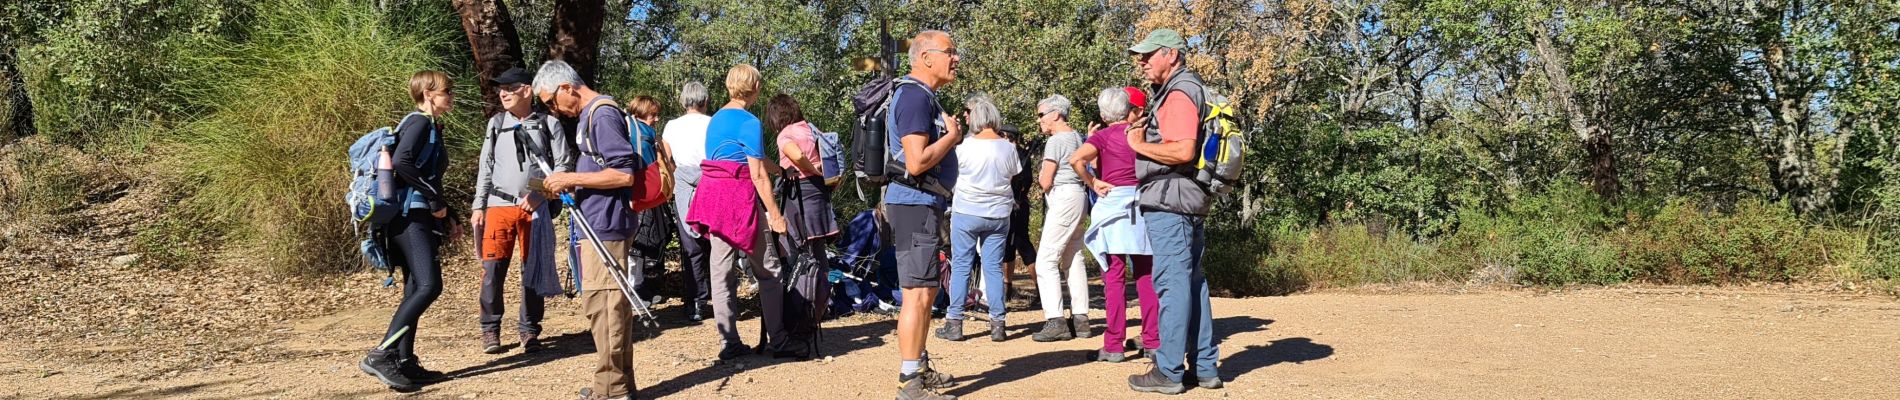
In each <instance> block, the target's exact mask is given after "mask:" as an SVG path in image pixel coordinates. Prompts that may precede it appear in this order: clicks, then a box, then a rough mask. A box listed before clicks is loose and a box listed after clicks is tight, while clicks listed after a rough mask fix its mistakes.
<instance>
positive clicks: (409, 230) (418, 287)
mask: <svg viewBox="0 0 1900 400" xmlns="http://www.w3.org/2000/svg"><path fill="white" fill-rule="evenodd" d="M452 87H453V86H452V85H451V84H450V82H449V76H448V74H444V73H442V72H440V71H422V72H417V73H415V75H412V76H410V77H409V100H411V101H414V102H415V104H416V113H412V114H409V116H407V117H403V121H402V122H401V123H398V124H397V125H398V128H397V130H396V146H395V151H394V152H392V153H390V154H389V158H390V164H391V165H390V169H392V170H393V171H394V172H395V177H396V182H394V183H395V186H394V187H395V188H396V191H395V192H393V193H400V195H399V196H401V197H402V198H401V199H400V200H399V201H400V203H398V204H400V205H401V207H400V208H401V209H402V215H400V216H398V217H396V219H394V220H391V221H389V222H388V223H386V224H384V225H383V234H384V237H387V238H389V244H390V245H391V246H389V248H388V249H389V259H390V260H391V261H392V262H393V263H395V264H397V266H399V267H400V268H401V269H402V276H403V283H402V303H401V304H399V305H397V306H396V312H395V314H394V315H392V316H390V318H389V329H388V330H387V331H385V333H384V334H383V342H382V344H381V345H380V346H377V347H376V348H375V349H372V350H370V351H369V356H367V357H364V358H363V362H362V363H359V364H358V365H357V367H358V368H360V369H362V370H363V372H366V373H368V374H370V376H373V377H375V378H376V379H377V380H379V381H382V383H383V384H384V385H386V386H389V387H390V388H391V389H396V390H397V391H403V392H409V391H415V390H417V389H420V386H419V385H423V384H429V383H435V382H441V381H443V380H447V376H446V375H443V374H442V373H441V372H436V371H431V370H429V369H426V368H423V367H422V363H421V361H420V359H419V358H417V356H416V332H417V331H420V330H421V329H422V327H421V326H419V325H418V322H419V321H420V320H421V319H422V313H423V312H424V311H427V310H428V309H429V305H431V304H434V303H435V298H436V297H437V296H440V295H441V294H442V265H441V264H438V263H437V260H436V246H440V245H442V243H443V241H444V239H446V240H451V241H452V240H456V239H458V238H459V237H460V236H461V233H462V232H461V229H462V227H461V225H459V224H456V223H455V222H456V221H455V220H452V219H449V214H450V212H449V206H448V202H447V201H445V200H446V199H444V198H443V197H442V192H441V191H440V190H438V189H437V188H440V187H442V171H444V170H447V169H448V164H449V162H448V157H447V156H448V148H447V147H446V146H444V145H443V144H442V128H441V126H438V125H436V123H435V119H436V118H439V117H441V116H442V114H446V113H448V112H449V110H450V109H451V108H453V107H454V103H455V94H454V93H453V91H452V90H451V88H452ZM444 234H446V235H447V237H446V238H444V237H442V236H443V235H444ZM392 345H393V347H392Z"/></svg>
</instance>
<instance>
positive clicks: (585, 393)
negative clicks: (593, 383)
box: [581, 388, 633, 400]
mask: <svg viewBox="0 0 1900 400" xmlns="http://www.w3.org/2000/svg"><path fill="white" fill-rule="evenodd" d="M630 398H633V396H631V395H629V396H620V397H607V395H605V394H595V393H594V388H581V400H627V399H630Z"/></svg>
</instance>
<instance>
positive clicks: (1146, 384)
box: [1128, 368, 1187, 394]
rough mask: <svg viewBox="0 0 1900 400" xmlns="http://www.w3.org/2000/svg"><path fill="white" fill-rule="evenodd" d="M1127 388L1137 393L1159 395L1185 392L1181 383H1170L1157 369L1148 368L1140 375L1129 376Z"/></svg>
mask: <svg viewBox="0 0 1900 400" xmlns="http://www.w3.org/2000/svg"><path fill="white" fill-rule="evenodd" d="M1128 388H1129V389H1134V390H1135V391H1137V392H1147V393H1160V394H1181V392H1185V391H1187V387H1184V386H1181V382H1175V381H1170V380H1168V377H1165V376H1161V369H1159V368H1149V369H1148V372H1146V373H1143V374H1140V375H1129V376H1128Z"/></svg>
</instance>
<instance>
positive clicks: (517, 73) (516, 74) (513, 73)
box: [489, 67, 534, 86]
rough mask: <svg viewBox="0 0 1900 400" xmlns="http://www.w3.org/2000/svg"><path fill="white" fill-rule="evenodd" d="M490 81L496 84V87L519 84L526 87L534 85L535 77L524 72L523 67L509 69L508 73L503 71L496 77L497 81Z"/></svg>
mask: <svg viewBox="0 0 1900 400" xmlns="http://www.w3.org/2000/svg"><path fill="white" fill-rule="evenodd" d="M489 81H490V82H494V83H495V85H496V86H500V85H512V84H517V83H519V84H524V85H525V84H532V83H534V75H532V74H529V73H528V71H524V70H522V69H521V67H515V68H509V69H508V70H507V71H501V74H500V75H495V79H490V80H489Z"/></svg>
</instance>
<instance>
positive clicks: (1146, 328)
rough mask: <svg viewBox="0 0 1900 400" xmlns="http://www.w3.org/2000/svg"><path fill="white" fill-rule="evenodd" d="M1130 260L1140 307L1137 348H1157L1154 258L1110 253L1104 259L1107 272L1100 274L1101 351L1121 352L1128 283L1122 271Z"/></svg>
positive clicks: (1157, 312)
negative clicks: (1103, 301) (1103, 328)
mask: <svg viewBox="0 0 1900 400" xmlns="http://www.w3.org/2000/svg"><path fill="white" fill-rule="evenodd" d="M1131 259H1132V261H1134V263H1135V265H1134V269H1135V271H1134V272H1135V294H1136V296H1137V297H1140V304H1141V348H1143V349H1154V348H1159V347H1161V337H1160V335H1159V334H1158V333H1157V332H1155V329H1156V328H1155V324H1157V323H1159V322H1160V321H1161V318H1160V311H1161V300H1160V299H1159V298H1157V297H1155V280H1154V257H1153V256H1131V255H1122V254H1111V255H1109V256H1108V271H1107V272H1104V273H1102V292H1103V293H1102V294H1103V297H1107V299H1106V300H1107V302H1108V304H1107V306H1106V307H1103V308H1107V310H1104V311H1106V312H1108V322H1107V323H1108V332H1107V333H1104V334H1103V335H1102V351H1107V352H1110V353H1121V352H1124V351H1127V349H1125V348H1123V347H1122V340H1123V339H1125V338H1127V337H1128V335H1127V332H1128V281H1127V278H1124V277H1123V276H1124V275H1125V274H1124V272H1126V271H1127V270H1128V267H1129V266H1128V265H1127V263H1126V262H1125V261H1128V260H1131Z"/></svg>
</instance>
